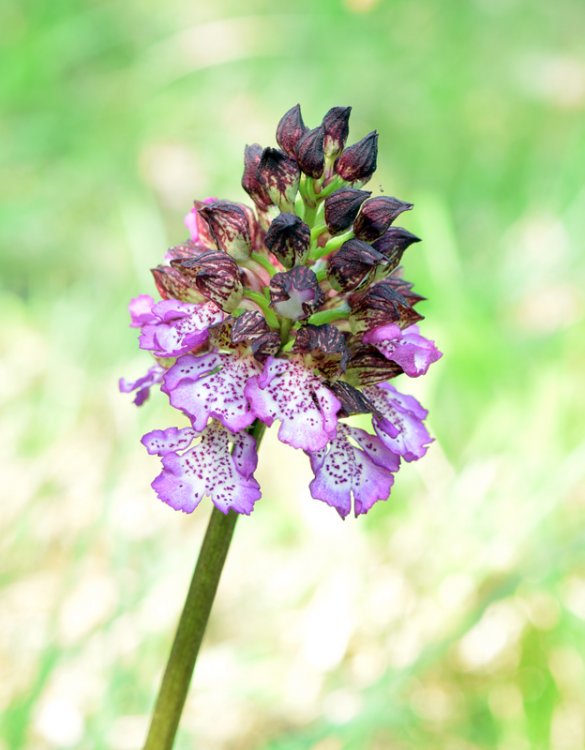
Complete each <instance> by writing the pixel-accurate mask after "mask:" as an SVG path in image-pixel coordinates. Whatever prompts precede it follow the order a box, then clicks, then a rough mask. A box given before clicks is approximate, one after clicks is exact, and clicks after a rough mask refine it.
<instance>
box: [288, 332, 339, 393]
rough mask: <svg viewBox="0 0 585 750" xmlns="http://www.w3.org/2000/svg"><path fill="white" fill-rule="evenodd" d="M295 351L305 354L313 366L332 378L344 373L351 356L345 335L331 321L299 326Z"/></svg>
mask: <svg viewBox="0 0 585 750" xmlns="http://www.w3.org/2000/svg"><path fill="white" fill-rule="evenodd" d="M293 352H298V353H299V354H303V355H304V356H305V359H308V360H309V364H310V365H311V366H313V367H316V368H317V369H319V370H320V371H321V372H322V373H323V374H324V375H325V376H326V377H328V378H331V379H333V378H336V377H339V376H340V375H341V374H342V373H343V371H344V370H345V366H346V364H347V359H348V356H349V352H348V350H347V345H346V343H345V336H344V335H343V333H342V332H341V331H340V330H339V329H338V328H336V327H335V326H334V325H332V324H331V323H326V324H325V325H321V326H314V325H304V326H302V327H301V328H299V330H298V331H297V335H296V338H295V343H294V346H293Z"/></svg>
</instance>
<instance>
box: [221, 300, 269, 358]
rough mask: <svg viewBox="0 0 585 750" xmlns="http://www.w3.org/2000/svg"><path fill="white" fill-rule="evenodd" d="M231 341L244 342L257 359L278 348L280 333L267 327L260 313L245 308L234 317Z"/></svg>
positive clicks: (234, 342)
mask: <svg viewBox="0 0 585 750" xmlns="http://www.w3.org/2000/svg"><path fill="white" fill-rule="evenodd" d="M231 343H232V344H246V345H247V346H249V347H250V349H251V350H252V353H253V354H254V356H255V357H256V359H258V360H259V361H261V362H262V361H263V360H265V359H266V358H267V357H268V356H270V355H274V354H276V353H277V352H278V350H279V349H280V334H279V333H278V331H274V330H272V329H271V328H269V327H268V324H267V323H266V319H265V318H264V316H263V315H262V313H260V312H257V311H256V310H247V311H246V312H245V313H243V314H242V315H240V316H239V317H237V318H235V319H234V322H233V324H232V328H231Z"/></svg>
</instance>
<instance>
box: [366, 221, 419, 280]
mask: <svg viewBox="0 0 585 750" xmlns="http://www.w3.org/2000/svg"><path fill="white" fill-rule="evenodd" d="M415 242H420V237H417V236H416V235H415V234H412V233H411V232H409V231H408V230H406V229H402V227H389V228H388V230H387V231H386V232H385V233H384V234H383V235H382V236H381V237H380V238H379V239H377V240H376V241H375V242H374V243H373V247H375V248H376V250H377V251H378V252H380V253H382V254H383V255H385V256H386V259H387V261H388V270H389V271H393V270H394V269H395V268H396V266H397V265H398V264H399V263H400V261H401V259H402V255H403V253H404V251H405V250H406V249H407V248H408V247H410V245H412V244H414V243H415Z"/></svg>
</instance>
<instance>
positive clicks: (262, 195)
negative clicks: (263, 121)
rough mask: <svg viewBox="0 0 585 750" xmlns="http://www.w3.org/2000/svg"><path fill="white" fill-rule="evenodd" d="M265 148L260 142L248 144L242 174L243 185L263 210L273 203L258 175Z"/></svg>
mask: <svg viewBox="0 0 585 750" xmlns="http://www.w3.org/2000/svg"><path fill="white" fill-rule="evenodd" d="M263 151H264V149H263V148H262V146H261V145H260V144H259V143H253V144H252V145H251V146H246V148H245V150H244V174H243V175H242V187H243V188H244V190H245V191H246V192H247V193H248V195H249V196H250V198H252V200H253V201H254V203H255V204H256V205H257V206H258V208H259V209H260V210H261V211H265V210H266V209H267V208H268V207H269V206H271V205H272V201H271V200H270V197H269V195H268V193H267V192H266V188H265V187H264V185H263V184H262V182H261V181H260V178H259V176H258V167H259V166H260V159H261V158H262V152H263Z"/></svg>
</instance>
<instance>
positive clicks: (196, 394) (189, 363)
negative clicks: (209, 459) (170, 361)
mask: <svg viewBox="0 0 585 750" xmlns="http://www.w3.org/2000/svg"><path fill="white" fill-rule="evenodd" d="M261 369H262V366H261V365H260V363H259V362H257V361H256V360H255V359H254V358H253V357H252V356H238V355H237V354H220V353H218V352H212V353H211V354H203V355H200V356H197V355H192V354H188V355H185V356H184V357H180V358H179V359H178V360H177V362H176V364H175V365H173V367H171V368H170V369H169V370H168V371H167V373H166V374H165V377H164V382H163V385H162V387H161V390H162V391H164V392H165V393H166V394H168V396H169V400H170V402H171V405H172V406H174V407H175V408H176V409H181V411H183V412H184V413H185V414H187V416H188V417H189V418H190V419H191V421H192V424H193V427H194V429H196V430H202V429H203V428H204V427H205V425H206V424H207V421H208V419H209V418H210V417H214V418H215V419H218V420H219V421H220V422H221V423H222V424H223V425H224V426H225V427H227V428H228V430H232V432H239V431H240V430H244V429H246V428H247V427H249V426H250V425H251V424H252V422H253V421H254V419H255V416H256V415H255V414H254V412H253V411H252V409H251V408H250V404H249V403H248V399H247V398H246V395H245V392H244V391H245V387H246V383H247V382H248V381H249V379H250V378H251V377H252V376H253V375H257V374H258V373H259V372H260V370H261Z"/></svg>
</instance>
